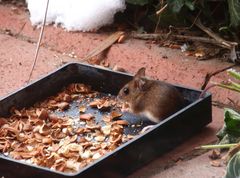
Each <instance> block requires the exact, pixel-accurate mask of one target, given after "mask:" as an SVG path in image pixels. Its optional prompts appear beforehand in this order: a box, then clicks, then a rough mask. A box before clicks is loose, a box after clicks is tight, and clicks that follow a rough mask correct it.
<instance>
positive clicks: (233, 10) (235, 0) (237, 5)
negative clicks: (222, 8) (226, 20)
mask: <svg viewBox="0 0 240 178" xmlns="http://www.w3.org/2000/svg"><path fill="white" fill-rule="evenodd" d="M228 8H229V13H230V21H231V24H230V26H232V27H234V28H237V27H239V26H240V2H239V0H228Z"/></svg>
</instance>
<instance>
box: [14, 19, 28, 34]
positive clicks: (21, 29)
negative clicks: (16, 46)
mask: <svg viewBox="0 0 240 178" xmlns="http://www.w3.org/2000/svg"><path fill="white" fill-rule="evenodd" d="M26 24H27V22H24V24H23V25H22V27H21V28H20V30H19V31H18V32H17V33H16V34H15V36H16V37H17V36H18V35H20V33H21V32H22V31H23V29H24V27H25V25H26Z"/></svg>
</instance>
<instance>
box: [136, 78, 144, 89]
mask: <svg viewBox="0 0 240 178" xmlns="http://www.w3.org/2000/svg"><path fill="white" fill-rule="evenodd" d="M144 84H145V81H144V80H143V79H141V78H137V79H135V80H134V87H135V88H137V89H139V90H141V91H143V90H144Z"/></svg>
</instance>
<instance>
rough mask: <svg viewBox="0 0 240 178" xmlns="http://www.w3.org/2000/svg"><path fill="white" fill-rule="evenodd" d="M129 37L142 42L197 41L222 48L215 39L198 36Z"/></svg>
mask: <svg viewBox="0 0 240 178" xmlns="http://www.w3.org/2000/svg"><path fill="white" fill-rule="evenodd" d="M131 37H133V38H137V39H143V40H163V39H164V40H165V39H167V38H169V37H170V38H173V39H177V40H187V41H199V42H202V43H208V44H213V45H218V46H221V47H224V46H223V45H221V44H219V43H218V42H217V41H216V40H215V39H211V38H206V37H198V36H189V35H169V34H155V33H154V34H138V33H132V34H131Z"/></svg>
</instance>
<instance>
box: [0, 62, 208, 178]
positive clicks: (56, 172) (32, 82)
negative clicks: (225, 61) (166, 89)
mask: <svg viewBox="0 0 240 178" xmlns="http://www.w3.org/2000/svg"><path fill="white" fill-rule="evenodd" d="M70 65H82V66H85V67H90V68H95V69H99V70H104V71H108V72H114V73H116V74H121V75H125V76H129V77H133V74H129V73H124V72H119V71H113V70H111V69H109V68H104V67H101V66H95V65H90V64H87V63H82V62H68V63H66V64H64V65H62V66H60V67H58V68H56V69H54V70H52V71H50V72H49V73H48V74H45V75H42V76H41V77H39V78H38V79H35V80H33V81H31V82H29V83H28V84H26V85H24V86H22V87H20V88H19V89H17V90H15V91H13V92H10V93H9V94H7V95H6V96H3V97H0V102H1V101H3V100H5V99H7V98H8V97H10V96H12V95H14V94H17V93H18V92H21V90H23V89H25V88H27V87H30V86H31V85H33V84H35V83H37V82H39V81H41V80H43V79H45V78H46V77H48V76H51V75H53V74H54V73H55V72H57V71H59V70H62V69H64V68H65V67H68V66H70ZM155 81H158V80H155ZM164 82H165V81H164ZM165 83H168V84H171V85H173V86H176V87H180V88H185V89H188V90H193V91H196V92H202V91H203V90H199V89H195V88H192V87H187V86H183V85H178V84H173V83H169V82H165ZM209 97H211V93H209V92H206V93H205V95H204V96H203V97H202V98H198V99H197V100H195V101H194V102H192V103H190V104H188V105H187V106H185V107H184V108H182V109H180V110H179V111H177V112H175V113H174V114H172V115H170V116H168V117H167V118H166V119H164V120H163V121H161V122H160V123H157V124H155V125H154V126H153V127H152V128H150V129H149V130H147V131H146V132H144V133H142V134H140V135H137V136H135V137H134V138H133V139H131V140H129V141H127V142H125V143H123V144H122V145H120V146H118V147H117V148H116V149H115V150H113V151H111V152H109V153H107V154H105V155H104V156H102V157H101V158H99V159H98V160H96V161H94V162H92V163H90V164H89V165H87V166H86V167H84V168H81V169H80V170H79V171H78V172H74V173H64V172H60V171H56V170H52V169H50V168H46V167H42V166H38V165H35V164H30V163H27V162H25V161H21V160H16V159H13V158H10V157H7V156H5V155H4V154H0V159H5V160H8V161H12V162H15V163H18V164H23V165H25V166H31V167H34V168H37V169H41V170H44V171H48V172H52V173H55V174H58V175H59V174H60V175H63V176H69V177H70V176H77V175H81V173H83V172H84V171H86V170H87V169H89V168H91V167H92V166H95V165H96V164H98V163H99V162H101V161H102V160H104V159H107V158H108V157H110V156H112V155H113V154H115V153H117V152H118V151H119V150H121V149H123V148H125V147H127V146H128V145H130V144H132V143H133V142H135V141H137V140H139V139H140V138H141V137H143V136H145V135H147V134H148V133H150V132H152V131H154V130H156V129H157V128H158V127H160V126H161V125H164V124H165V123H166V122H168V121H169V120H172V119H173V118H174V117H175V116H176V115H178V114H181V113H183V112H185V110H186V109H188V108H191V107H192V106H193V105H196V104H197V103H200V102H201V101H203V100H204V99H206V98H209Z"/></svg>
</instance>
